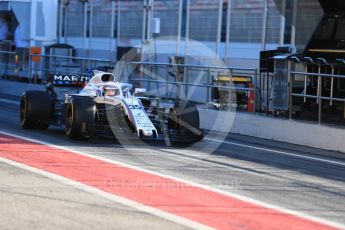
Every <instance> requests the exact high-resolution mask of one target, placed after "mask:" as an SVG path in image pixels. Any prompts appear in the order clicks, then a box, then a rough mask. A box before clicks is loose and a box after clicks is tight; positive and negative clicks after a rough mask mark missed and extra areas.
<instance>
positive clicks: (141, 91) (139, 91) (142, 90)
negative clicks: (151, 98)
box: [134, 88, 147, 95]
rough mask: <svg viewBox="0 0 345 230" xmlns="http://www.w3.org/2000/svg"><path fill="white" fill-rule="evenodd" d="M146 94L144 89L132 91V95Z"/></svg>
mask: <svg viewBox="0 0 345 230" xmlns="http://www.w3.org/2000/svg"><path fill="white" fill-rule="evenodd" d="M146 92H147V90H146V89H145V88H136V89H135V90H134V95H136V94H140V93H146Z"/></svg>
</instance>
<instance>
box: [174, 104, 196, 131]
mask: <svg viewBox="0 0 345 230" xmlns="http://www.w3.org/2000/svg"><path fill="white" fill-rule="evenodd" d="M168 128H170V129H175V130H189V131H191V132H193V133H194V134H196V135H200V132H201V131H200V118H199V111H198V109H197V107H196V106H195V105H193V104H191V103H190V102H187V101H178V102H176V103H175V105H174V107H173V108H172V109H170V111H169V119H168Z"/></svg>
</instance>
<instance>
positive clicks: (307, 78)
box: [289, 67, 345, 124]
mask: <svg viewBox="0 0 345 230" xmlns="http://www.w3.org/2000/svg"><path fill="white" fill-rule="evenodd" d="M331 72H332V73H329V74H326V73H321V72H319V73H310V72H297V71H291V73H290V81H291V87H290V92H289V98H290V99H289V101H290V106H289V118H290V119H293V118H294V119H305V120H314V121H317V122H318V124H321V123H337V124H345V123H344V122H345V98H344V93H342V94H341V95H339V92H340V91H344V92H345V89H343V90H342V89H340V90H339V85H338V86H337V88H338V89H335V81H337V82H338V84H339V82H340V80H342V81H343V80H345V75H337V74H334V69H333V67H332V71H331ZM296 77H300V78H303V85H302V87H301V86H299V88H300V92H296V91H295V92H294V88H295V86H296V84H295V82H296V80H295V79H296ZM309 85H312V87H313V88H314V90H307V87H308V88H309ZM301 90H302V91H301ZM308 91H309V92H308ZM337 92H338V93H337ZM306 105H309V108H308V109H306V108H305V107H306ZM296 106H297V107H299V108H296ZM303 113H309V114H303Z"/></svg>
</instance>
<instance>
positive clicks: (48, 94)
mask: <svg viewBox="0 0 345 230" xmlns="http://www.w3.org/2000/svg"><path fill="white" fill-rule="evenodd" d="M81 84H83V85H81ZM20 124H21V126H22V127H23V128H25V129H29V128H36V129H47V128H48V127H49V125H56V126H61V127H64V129H65V133H66V135H67V136H68V137H70V138H72V139H89V138H91V137H93V136H95V135H97V136H106V137H115V138H121V137H124V138H129V137H134V138H140V139H143V140H169V142H171V143H174V142H189V143H193V142H197V141H199V140H201V139H202V137H203V131H202V130H201V129H200V126H199V125H200V124H199V113H198V110H197V107H196V105H193V104H192V103H190V102H187V101H182V100H178V101H175V102H174V103H162V102H161V101H160V99H159V98H152V97H148V96H146V89H144V88H136V89H133V86H132V85H131V84H128V83H121V82H117V81H115V76H114V75H113V74H111V73H106V72H96V73H95V74H94V76H93V77H92V78H91V79H90V80H88V79H86V78H83V77H73V76H72V77H69V76H62V75H54V76H53V79H52V82H51V83H48V84H47V86H46V91H27V92H24V93H23V95H22V97H21V100H20Z"/></svg>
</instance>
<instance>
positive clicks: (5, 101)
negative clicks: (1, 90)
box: [0, 98, 20, 105]
mask: <svg viewBox="0 0 345 230" xmlns="http://www.w3.org/2000/svg"><path fill="white" fill-rule="evenodd" d="M0 102H4V103H8V104H12V105H19V104H20V103H19V101H15V100H8V99H3V98H0Z"/></svg>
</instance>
